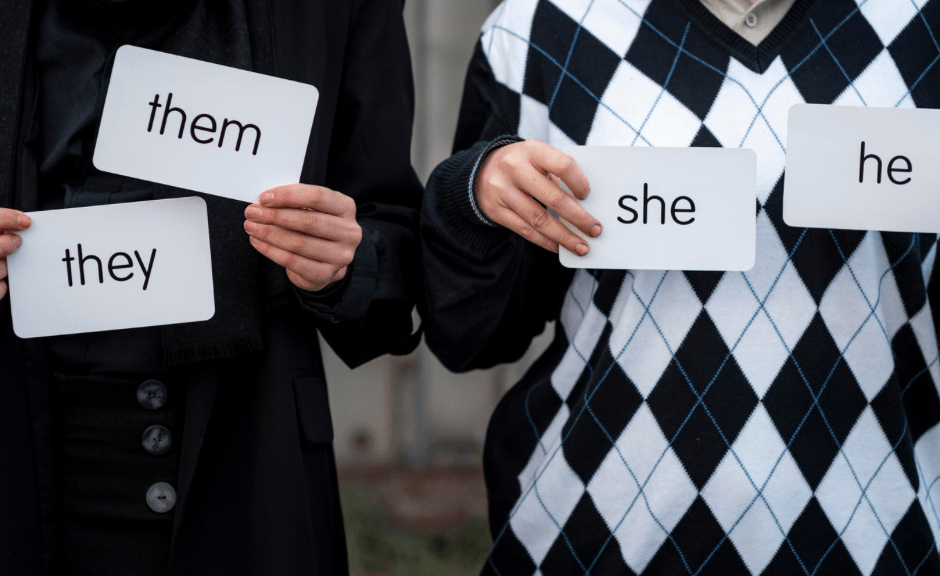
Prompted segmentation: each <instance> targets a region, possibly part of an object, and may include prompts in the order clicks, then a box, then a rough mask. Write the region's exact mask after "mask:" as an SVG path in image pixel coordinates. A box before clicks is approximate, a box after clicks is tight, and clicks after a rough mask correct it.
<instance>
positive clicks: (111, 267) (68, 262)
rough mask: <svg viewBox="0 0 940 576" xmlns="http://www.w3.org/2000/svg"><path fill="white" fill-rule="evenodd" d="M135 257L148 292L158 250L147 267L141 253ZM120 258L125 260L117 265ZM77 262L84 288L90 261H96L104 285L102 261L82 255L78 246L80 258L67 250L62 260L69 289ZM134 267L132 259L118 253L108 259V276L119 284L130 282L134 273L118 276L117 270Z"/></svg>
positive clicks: (99, 276)
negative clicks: (86, 268) (86, 267)
mask: <svg viewBox="0 0 940 576" xmlns="http://www.w3.org/2000/svg"><path fill="white" fill-rule="evenodd" d="M134 256H136V257H137V263H138V264H140V270H141V272H142V273H143V275H144V290H146V289H147V285H148V284H150V272H151V271H152V270H153V261H154V259H155V258H156V257H157V249H156V248H154V249H153V252H152V253H151V254H150V264H148V265H146V266H145V265H144V260H143V258H141V257H140V253H139V252H137V250H134ZM118 258H121V259H123V262H120V261H118V262H117V263H115V260H117V259H118ZM75 260H78V277H79V281H80V282H81V284H82V286H84V285H85V263H86V262H88V261H89V260H94V261H95V264H97V265H98V283H99V284H104V268H103V266H102V264H101V259H100V258H98V257H97V256H95V255H93V254H89V255H88V256H85V255H84V254H83V253H82V245H81V244H79V245H78V258H75V257H73V256H72V255H71V254H70V253H69V249H68V248H66V249H65V258H63V259H62V261H63V262H65V270H66V273H67V274H68V279H69V288H71V287H72V262H74V261H75ZM133 267H134V261H133V260H131V257H130V256H129V255H128V254H126V253H124V252H116V253H115V254H113V255H112V256H111V258H109V259H108V275H110V276H111V278H114V279H115V280H117V281H118V282H126V281H127V280H130V279H131V278H133V277H134V273H133V272H128V273H127V274H126V275H125V276H118V274H117V273H116V272H115V270H124V269H126V268H133Z"/></svg>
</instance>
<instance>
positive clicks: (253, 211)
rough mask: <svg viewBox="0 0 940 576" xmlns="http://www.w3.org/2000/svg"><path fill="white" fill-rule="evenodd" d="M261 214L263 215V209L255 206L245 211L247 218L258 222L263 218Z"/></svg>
mask: <svg viewBox="0 0 940 576" xmlns="http://www.w3.org/2000/svg"><path fill="white" fill-rule="evenodd" d="M261 214H262V212H261V208H258V207H257V206H255V205H254V204H252V205H251V206H249V207H248V208H247V209H246V210H245V218H252V219H255V220H257V219H259V218H261Z"/></svg>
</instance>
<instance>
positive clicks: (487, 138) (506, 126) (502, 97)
mask: <svg viewBox="0 0 940 576" xmlns="http://www.w3.org/2000/svg"><path fill="white" fill-rule="evenodd" d="M518 98H519V96H518V95H514V94H513V93H512V92H511V91H510V90H509V89H507V88H506V87H505V86H502V85H501V84H499V83H498V82H497V80H496V79H495V78H494V76H493V72H492V70H491V69H490V66H489V63H488V61H487V59H486V56H485V54H484V53H483V50H482V47H481V45H480V43H479V42H478V43H477V47H476V49H475V51H474V54H473V58H472V60H471V62H470V67H469V70H468V72H467V78H466V81H465V84H464V94H463V101H462V103H461V109H460V117H459V120H458V125H457V134H456V136H455V139H454V155H453V156H451V157H450V158H449V159H448V160H445V161H444V162H443V163H441V164H440V165H439V166H438V167H437V169H435V170H434V173H433V174H431V177H430V179H429V180H428V184H427V190H426V192H425V197H424V204H423V208H422V213H421V243H422V252H423V266H424V286H425V295H424V299H423V301H422V303H421V307H422V316H423V317H424V326H425V335H426V339H427V343H428V346H429V347H430V348H431V351H432V352H434V354H435V355H436V356H437V357H438V358H439V359H440V360H441V362H443V364H444V365H445V366H446V367H447V368H449V369H450V370H454V371H466V370H472V369H475V368H487V367H490V366H493V365H495V364H499V363H501V362H511V361H514V360H517V359H518V358H519V357H521V356H522V354H524V353H525V351H526V349H528V347H529V344H530V343H531V341H532V338H533V337H535V336H536V335H538V334H539V333H541V332H542V330H543V329H544V327H545V322H546V321H548V320H553V319H555V318H556V317H557V316H558V312H559V309H560V306H561V301H562V299H563V297H564V293H565V290H566V288H567V286H568V284H569V283H570V281H571V276H572V273H571V271H570V270H567V269H566V268H563V267H562V266H561V265H560V264H559V263H558V256H557V255H556V254H554V253H552V252H549V251H547V250H544V249H542V248H540V247H538V246H535V245H534V244H531V243H530V242H527V241H526V240H524V239H523V238H521V237H520V236H518V235H517V234H515V233H514V232H511V231H509V230H507V229H505V228H503V227H501V226H497V225H494V224H492V223H489V222H488V221H486V220H485V218H484V217H483V216H482V215H481V214H480V213H479V209H478V207H477V206H476V201H475V197H474V196H473V179H474V178H475V175H476V170H477V168H478V167H479V164H480V163H481V162H482V160H483V159H484V156H485V155H486V154H487V153H488V152H489V151H491V150H492V149H493V148H494V147H495V146H498V145H500V144H502V143H505V142H512V141H517V140H518V138H517V137H515V136H511V134H513V133H514V132H515V130H516V126H517V118H516V117H517V115H518ZM507 134H509V136H507Z"/></svg>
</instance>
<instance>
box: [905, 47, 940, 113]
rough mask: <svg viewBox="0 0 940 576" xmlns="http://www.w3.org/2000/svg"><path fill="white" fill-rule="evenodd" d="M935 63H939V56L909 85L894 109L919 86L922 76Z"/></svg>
mask: <svg viewBox="0 0 940 576" xmlns="http://www.w3.org/2000/svg"><path fill="white" fill-rule="evenodd" d="M937 62H940V54H937V57H936V58H934V59H933V61H932V62H931V63H930V64H928V65H927V67H926V68H924V71H923V72H921V73H920V76H918V77H917V80H915V81H914V83H913V84H911V87H910V88H908V89H907V92H905V93H904V96H902V97H901V99H900V100H898V102H897V104H895V105H894V107H895V108H897V107H898V106H900V105H901V102H904V99H905V98H907V97H908V96H909V95H910V94H911V92H913V91H914V89H915V88H917V85H918V84H920V81H921V80H923V79H924V76H926V75H927V73H928V72H930V69H931V68H933V67H934V64H936V63H937Z"/></svg>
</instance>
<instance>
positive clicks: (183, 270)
mask: <svg viewBox="0 0 940 576" xmlns="http://www.w3.org/2000/svg"><path fill="white" fill-rule="evenodd" d="M29 216H30V218H32V221H33V222H32V225H31V226H30V227H29V229H28V230H25V231H23V232H21V233H19V234H20V235H21V236H22V238H23V244H22V245H21V246H20V249H19V250H17V251H16V252H14V253H13V254H11V255H10V256H9V257H8V258H7V263H8V265H9V284H10V306H11V308H12V311H13V331H14V332H16V335H17V336H19V337H20V338H36V337H39V336H57V335H61V334H79V333H83V332H99V331H102V330H120V329H123V328H139V327H143V326H160V325H164V324H177V323H180V322H196V321H201V320H208V319H210V318H212V316H213V315H214V314H215V299H214V297H213V292H212V259H211V257H210V253H209V221H208V217H207V215H206V202H205V200H203V199H202V198H199V197H198V196H194V197H190V198H174V199H170V200H153V201H149V202H131V203H128V204H110V205H106V206H93V207H90V208H71V209H66V210H48V211H43V212H32V213H30V214H29Z"/></svg>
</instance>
